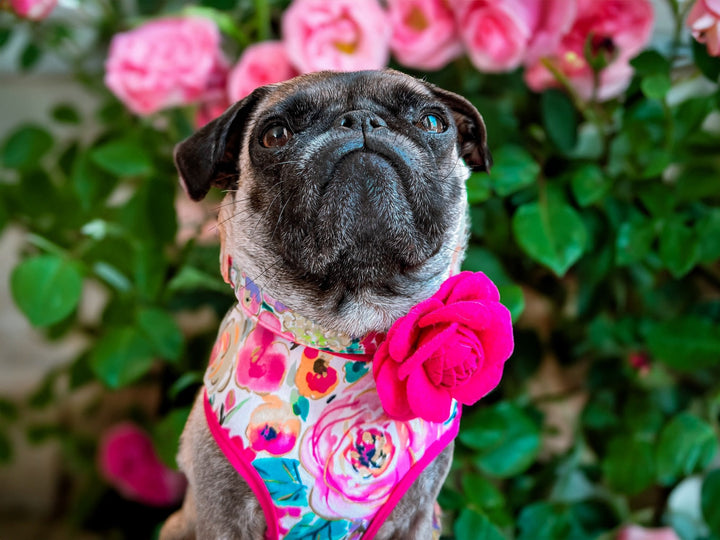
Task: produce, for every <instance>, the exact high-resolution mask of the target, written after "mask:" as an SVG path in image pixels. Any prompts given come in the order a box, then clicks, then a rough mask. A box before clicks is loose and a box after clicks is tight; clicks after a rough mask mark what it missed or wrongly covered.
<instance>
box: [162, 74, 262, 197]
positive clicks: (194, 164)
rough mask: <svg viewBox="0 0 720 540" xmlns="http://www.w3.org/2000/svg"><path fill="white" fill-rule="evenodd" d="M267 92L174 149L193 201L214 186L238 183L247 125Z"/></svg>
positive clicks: (240, 104) (233, 108) (247, 100)
mask: <svg viewBox="0 0 720 540" xmlns="http://www.w3.org/2000/svg"><path fill="white" fill-rule="evenodd" d="M268 92H269V89H268V88H267V87H261V88H258V89H257V90H255V91H254V92H253V93H251V94H250V95H249V96H247V97H245V98H244V99H242V100H240V101H238V102H237V103H235V104H234V105H233V106H231V107H230V108H229V109H228V110H226V111H225V112H224V113H223V114H222V115H221V116H219V117H218V118H216V119H215V120H213V121H212V122H210V123H208V124H206V125H205V126H203V127H202V128H200V129H199V130H198V131H197V132H195V133H194V134H193V135H191V136H190V137H188V138H187V139H185V140H184V141H182V142H181V143H178V144H177V145H176V146H175V151H174V157H175V167H176V168H177V170H178V173H179V174H180V183H181V184H182V186H183V188H184V189H185V191H186V192H187V194H188V195H189V196H190V198H192V199H193V200H195V201H199V200H200V199H202V198H203V197H205V195H207V192H208V191H210V187H211V186H217V187H219V188H222V189H227V188H228V187H230V186H232V185H233V184H235V183H236V182H237V179H238V175H239V174H240V171H239V169H238V158H239V153H240V148H241V147H242V141H243V133H244V131H245V123H246V122H247V120H248V118H249V116H250V114H251V113H252V111H253V110H254V109H255V106H256V105H257V103H258V102H259V101H260V99H261V98H262V97H263V96H265V95H266V94H267V93H268Z"/></svg>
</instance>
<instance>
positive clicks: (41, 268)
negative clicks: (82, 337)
mask: <svg viewBox="0 0 720 540" xmlns="http://www.w3.org/2000/svg"><path fill="white" fill-rule="evenodd" d="M82 281H83V280H82V275H81V274H80V272H79V271H78V270H77V268H76V267H75V266H74V265H73V264H72V263H70V262H69V261H67V260H65V259H63V258H60V257H57V256H55V255H40V256H37V257H32V258H30V259H26V260H24V261H23V262H21V263H20V264H19V265H18V266H16V267H15V268H14V269H13V271H12V275H11V276H10V288H11V291H12V295H13V299H14V300H15V303H16V304H17V305H18V307H19V308H20V310H21V311H22V312H23V313H24V314H25V316H26V317H27V318H28V320H29V321H30V323H31V324H32V325H33V326H48V325H51V324H54V323H56V322H59V321H61V320H63V319H64V318H65V317H67V316H68V315H69V314H70V313H71V312H72V311H73V310H74V309H75V308H76V307H77V305H78V302H79V301H80V295H81V293H82Z"/></svg>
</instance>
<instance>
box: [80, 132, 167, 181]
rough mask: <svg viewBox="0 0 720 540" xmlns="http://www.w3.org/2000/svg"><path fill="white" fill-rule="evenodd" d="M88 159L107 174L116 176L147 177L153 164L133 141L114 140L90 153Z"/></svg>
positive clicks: (142, 147)
mask: <svg viewBox="0 0 720 540" xmlns="http://www.w3.org/2000/svg"><path fill="white" fill-rule="evenodd" d="M90 158H91V159H92V160H93V161H94V162H95V163H96V164H97V165H98V166H99V167H102V168H103V169H104V170H106V171H107V172H109V173H112V174H115V175H117V176H121V177H123V176H147V175H149V174H151V173H152V171H153V163H152V159H151V157H150V154H148V151H147V149H146V148H145V147H144V146H143V145H142V144H141V143H140V142H139V141H136V140H133V139H115V140H112V141H110V142H107V143H105V144H103V145H102V146H99V147H97V148H95V149H93V150H92V151H91V152H90Z"/></svg>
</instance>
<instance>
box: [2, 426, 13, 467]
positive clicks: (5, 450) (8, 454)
mask: <svg viewBox="0 0 720 540" xmlns="http://www.w3.org/2000/svg"><path fill="white" fill-rule="evenodd" d="M12 457H13V448H12V442H11V441H10V437H8V434H7V433H6V432H5V430H0V465H4V464H6V463H10V462H11V461H12Z"/></svg>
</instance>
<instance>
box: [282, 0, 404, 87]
mask: <svg viewBox="0 0 720 540" xmlns="http://www.w3.org/2000/svg"><path fill="white" fill-rule="evenodd" d="M282 33H283V41H284V43H285V50H286V51H287V55H288V58H290V62H291V63H292V64H293V65H294V66H295V67H296V68H297V69H298V70H299V71H300V72H301V73H308V72H311V71H321V70H325V69H329V70H336V71H354V70H362V69H381V68H383V67H385V66H386V65H387V62H388V57H389V54H390V53H389V45H390V33H391V28H390V22H389V21H388V19H387V16H386V15H385V12H384V11H383V10H382V8H381V7H380V5H379V4H378V2H377V0H333V1H332V2H328V1H326V0H295V1H294V2H293V3H292V4H291V5H290V7H289V8H288V10H287V11H285V13H284V15H283V20H282Z"/></svg>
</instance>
